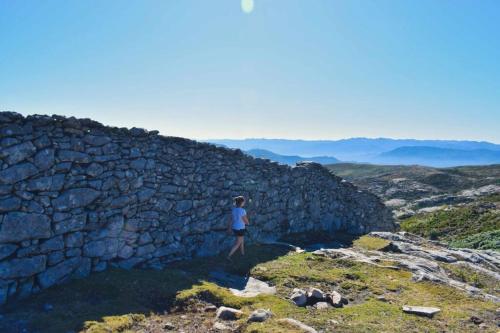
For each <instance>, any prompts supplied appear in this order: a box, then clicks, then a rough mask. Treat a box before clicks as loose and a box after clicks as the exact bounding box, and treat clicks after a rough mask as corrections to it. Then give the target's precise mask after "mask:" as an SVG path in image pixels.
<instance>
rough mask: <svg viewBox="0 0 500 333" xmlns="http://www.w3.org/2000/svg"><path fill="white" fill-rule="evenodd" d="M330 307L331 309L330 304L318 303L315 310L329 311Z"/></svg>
mask: <svg viewBox="0 0 500 333" xmlns="http://www.w3.org/2000/svg"><path fill="white" fill-rule="evenodd" d="M329 307H330V304H328V303H327V302H318V303H316V304H314V308H315V309H318V310H324V309H328V308H329Z"/></svg>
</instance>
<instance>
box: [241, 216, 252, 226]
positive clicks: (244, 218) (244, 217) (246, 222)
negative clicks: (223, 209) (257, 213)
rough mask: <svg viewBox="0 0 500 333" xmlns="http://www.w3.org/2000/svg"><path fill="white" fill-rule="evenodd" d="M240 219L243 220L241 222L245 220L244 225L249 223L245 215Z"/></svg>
mask: <svg viewBox="0 0 500 333" xmlns="http://www.w3.org/2000/svg"><path fill="white" fill-rule="evenodd" d="M241 219H242V220H243V222H245V224H246V225H249V224H250V221H248V217H247V216H246V215H243V216H242V217H241Z"/></svg>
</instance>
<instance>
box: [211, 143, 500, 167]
mask: <svg viewBox="0 0 500 333" xmlns="http://www.w3.org/2000/svg"><path fill="white" fill-rule="evenodd" d="M208 142H211V143H215V144H219V145H224V146H227V147H230V148H239V149H241V150H244V151H251V150H255V149H257V150H265V151H267V152H266V155H267V156H271V155H269V154H274V155H278V156H274V157H273V158H271V157H266V158H269V159H271V160H277V159H278V158H282V157H280V155H285V156H286V157H294V158H300V159H307V160H310V159H312V158H323V159H326V158H334V159H338V160H340V161H345V162H368V163H379V164H403V165H409V164H420V165H427V166H435V167H445V166H458V165H480V164H495V163H500V145H498V144H494V143H490V142H484V141H456V140H416V139H386V138H378V139H369V138H352V139H343V140H311V141H308V140H287V139H243V140H231V139H227V140H226V139H223V140H208ZM319 156H321V157H319ZM333 156H334V157H333ZM286 157H285V160H287V158H286ZM290 160H292V159H290ZM282 163H284V162H282ZM319 163H322V162H319ZM327 163H330V162H325V163H323V164H327ZM286 164H290V163H286Z"/></svg>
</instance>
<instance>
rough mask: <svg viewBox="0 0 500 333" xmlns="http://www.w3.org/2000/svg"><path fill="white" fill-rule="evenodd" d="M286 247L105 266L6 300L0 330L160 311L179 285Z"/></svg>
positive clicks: (243, 266) (243, 271)
mask: <svg viewBox="0 0 500 333" xmlns="http://www.w3.org/2000/svg"><path fill="white" fill-rule="evenodd" d="M288 252H289V249H288V248H286V247H283V246H272V245H253V246H250V247H248V248H247V254H246V255H245V256H241V255H239V254H235V256H234V259H233V261H232V262H228V261H227V260H226V259H225V257H224V255H219V256H215V257H207V258H196V259H193V260H189V261H184V262H177V263H173V264H171V265H170V267H168V268H167V269H164V270H161V271H156V270H140V269H133V270H128V271H126V270H121V269H109V270H107V271H105V272H101V273H94V274H92V275H91V276H90V277H88V278H86V279H81V280H72V281H69V282H68V283H66V284H64V285H60V286H56V287H53V288H51V289H48V290H44V291H42V292H41V293H39V294H38V295H35V296H33V297H30V298H29V299H27V300H23V301H17V302H12V303H11V304H8V305H7V306H5V307H4V308H3V309H1V315H0V316H1V317H0V332H5V333H14V332H15V333H17V332H30V333H31V332H40V333H45V332H47V333H51V332H71V331H73V332H75V331H80V330H81V329H82V328H83V327H84V323H85V322H86V321H99V320H102V318H103V317H105V316H117V315H123V314H129V313H135V314H144V315H149V314H152V313H164V312H165V311H168V310H169V309H170V308H171V307H172V305H173V304H174V302H175V296H176V294H177V293H178V292H179V291H181V290H185V289H189V288H191V287H192V286H193V285H196V284H199V283H200V282H202V281H206V280H210V272H213V271H222V272H227V273H230V274H233V275H238V276H243V277H245V276H248V274H249V272H250V270H251V269H252V268H253V267H254V266H256V265H257V264H259V263H263V262H267V261H271V260H274V259H276V258H278V257H280V256H283V255H285V254H287V253H288Z"/></svg>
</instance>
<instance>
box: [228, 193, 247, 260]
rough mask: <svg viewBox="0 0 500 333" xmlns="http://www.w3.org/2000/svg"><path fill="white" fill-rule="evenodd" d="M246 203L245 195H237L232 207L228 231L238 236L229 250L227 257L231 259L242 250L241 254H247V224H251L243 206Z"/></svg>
mask: <svg viewBox="0 0 500 333" xmlns="http://www.w3.org/2000/svg"><path fill="white" fill-rule="evenodd" d="M244 205H245V198H244V197H243V196H237V197H236V198H234V207H233V208H232V209H231V216H230V217H229V220H228V225H227V232H228V233H233V234H234V235H235V236H236V242H235V243H234V246H233V248H232V249H231V251H230V252H229V254H228V256H227V259H228V260H231V256H232V255H233V254H234V253H235V252H236V251H238V249H240V250H241V255H245V239H244V237H245V232H246V226H247V225H248V224H249V221H248V217H247V212H246V210H245V209H244V208H243V206H244Z"/></svg>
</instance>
